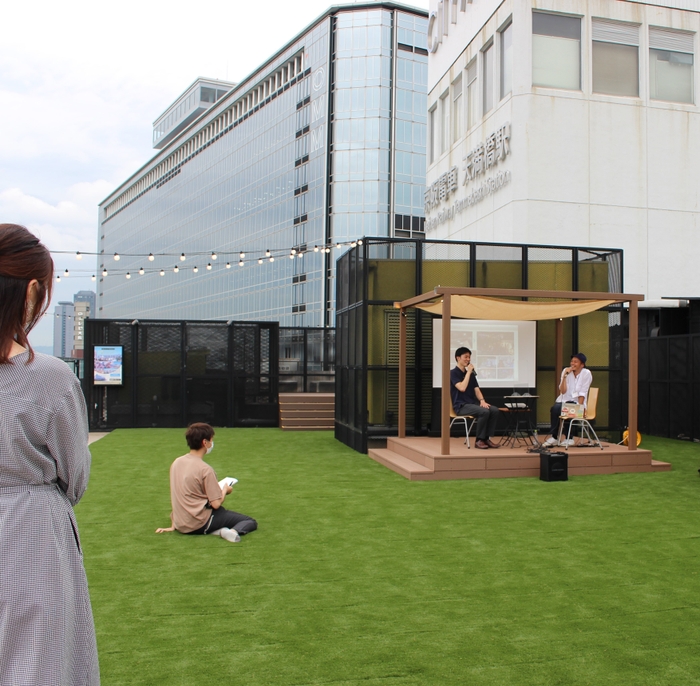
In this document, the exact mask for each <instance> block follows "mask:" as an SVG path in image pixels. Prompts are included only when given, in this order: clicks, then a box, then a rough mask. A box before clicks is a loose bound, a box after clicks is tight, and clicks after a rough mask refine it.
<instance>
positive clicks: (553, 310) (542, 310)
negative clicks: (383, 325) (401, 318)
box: [416, 295, 616, 322]
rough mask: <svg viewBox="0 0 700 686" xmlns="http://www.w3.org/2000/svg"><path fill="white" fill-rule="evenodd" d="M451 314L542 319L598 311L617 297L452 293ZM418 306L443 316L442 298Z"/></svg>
mask: <svg viewBox="0 0 700 686" xmlns="http://www.w3.org/2000/svg"><path fill="white" fill-rule="evenodd" d="M451 300H452V302H451V315H452V316H453V317H459V318H460V319H496V320H500V321H531V322H532V321H540V320H546V319H566V318H567V317H578V316H580V315H583V314H588V313H589V312H595V310H599V309H600V308H601V307H607V306H608V305H612V304H613V303H614V302H616V301H615V300H577V301H566V302H561V301H558V302H527V301H523V300H502V299H500V298H483V297H479V296H475V295H453V296H452V298H451ZM416 307H417V308H419V309H421V310H424V311H425V312H430V313H431V314H436V315H438V316H442V300H440V301H438V302H432V303H431V302H428V303H421V304H419V305H416Z"/></svg>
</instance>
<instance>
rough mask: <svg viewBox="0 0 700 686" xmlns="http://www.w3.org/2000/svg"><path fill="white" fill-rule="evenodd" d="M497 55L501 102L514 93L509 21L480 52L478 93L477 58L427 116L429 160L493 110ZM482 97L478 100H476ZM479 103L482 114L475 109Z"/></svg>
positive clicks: (442, 151)
mask: <svg viewBox="0 0 700 686" xmlns="http://www.w3.org/2000/svg"><path fill="white" fill-rule="evenodd" d="M496 50H498V51H499V56H500V59H499V74H498V76H499V78H498V82H497V83H498V93H499V96H500V99H501V100H502V99H503V98H505V97H506V96H507V95H509V94H510V92H511V90H512V89H513V24H512V22H511V21H510V20H508V21H507V22H506V23H505V24H504V26H503V27H502V28H501V29H499V30H498V31H497V33H496V36H494V37H493V38H491V39H490V40H489V41H487V43H486V45H485V46H484V47H483V48H482V49H481V93H479V92H478V91H477V88H478V75H477V65H478V62H477V58H476V57H475V58H474V59H472V60H471V61H470V62H469V64H468V65H467V68H466V69H465V70H464V73H462V74H459V75H458V76H457V78H456V79H455V80H454V81H453V82H452V86H451V88H448V89H447V90H446V91H445V92H444V93H443V94H442V95H441V96H440V102H439V104H438V103H436V104H435V105H433V106H432V108H431V109H430V110H429V112H428V126H429V129H430V133H429V136H430V140H429V142H428V158H429V162H430V163H432V162H433V161H434V160H435V158H436V157H437V156H438V155H440V154H442V153H444V152H446V151H447V150H448V149H449V147H450V145H451V144H452V142H454V141H457V140H459V139H460V138H461V137H462V136H463V135H464V133H465V132H466V131H468V130H469V129H470V128H471V127H472V126H474V125H475V124H476V122H477V120H478V119H479V118H480V116H481V115H485V114H487V113H488V112H490V111H491V110H492V109H493V106H494V104H495V103H494V94H495V92H496V91H495V85H496V82H495V61H496V59H495V54H496ZM479 96H481V98H479ZM479 99H480V100H481V111H479V109H478V103H479ZM438 118H439V119H438Z"/></svg>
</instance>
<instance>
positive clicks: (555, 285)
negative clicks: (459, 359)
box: [336, 238, 626, 452]
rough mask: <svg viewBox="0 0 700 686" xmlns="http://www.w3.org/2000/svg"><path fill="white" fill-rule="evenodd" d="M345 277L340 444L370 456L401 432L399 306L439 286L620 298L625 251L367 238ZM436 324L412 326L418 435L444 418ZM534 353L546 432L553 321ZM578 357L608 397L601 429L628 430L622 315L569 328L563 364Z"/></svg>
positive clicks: (412, 393)
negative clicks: (435, 370)
mask: <svg viewBox="0 0 700 686" xmlns="http://www.w3.org/2000/svg"><path fill="white" fill-rule="evenodd" d="M337 274H338V284H337V289H338V299H337V312H336V331H337V346H338V357H337V375H336V384H337V385H336V438H338V439H339V440H341V441H343V442H344V443H346V444H347V445H350V446H351V447H353V448H355V449H356V450H359V451H361V452H366V450H367V441H368V439H371V437H372V436H378V437H383V436H388V435H395V433H396V424H397V417H396V408H397V406H398V401H397V396H398V352H399V351H398V316H397V313H396V310H395V309H394V308H393V303H394V302H395V301H401V300H405V299H408V298H411V297H413V296H416V295H419V294H421V293H425V292H428V291H430V290H432V289H433V288H435V287H436V286H443V287H489V288H513V289H529V290H552V291H557V290H559V291H570V290H589V291H599V292H606V291H609V292H621V290H622V252H621V251H620V250H608V249H603V248H601V249H598V248H576V247H567V246H563V247H560V246H527V245H507V244H492V243H488V244H487V243H475V242H465V243H459V242H455V241H421V240H416V241H413V240H400V239H378V238H369V239H366V240H365V241H364V244H363V245H361V246H358V247H356V248H353V249H352V250H350V251H348V252H347V253H345V254H344V255H343V256H342V257H341V258H340V260H339V261H338V271H337ZM432 323H433V317H432V316H431V315H428V314H426V313H417V314H411V315H410V316H409V317H408V318H407V330H408V344H407V346H408V347H407V351H406V352H407V385H408V387H409V389H410V390H409V392H407V396H406V400H407V430H408V431H409V432H411V433H414V434H422V433H426V432H430V431H434V428H433V425H434V424H435V423H436V420H435V418H436V417H439V407H438V404H439V399H440V398H439V393H436V392H435V389H434V388H433V386H432V367H433V363H432ZM536 350H537V353H536V355H537V389H532V390H537V391H538V392H540V396H541V397H540V401H539V403H538V406H537V417H538V423H540V424H542V425H544V424H548V423H549V407H550V405H551V404H552V402H553V400H554V385H555V384H554V378H555V369H554V366H555V350H554V322H548V321H544V322H538V326H537V349H536ZM580 350H582V351H584V352H586V354H587V355H589V356H590V358H591V360H592V364H593V365H594V366H593V374H594V385H596V386H598V387H599V388H600V396H599V410H598V420H597V427H598V428H599V429H608V428H613V429H619V428H621V426H620V424H621V421H622V420H621V417H624V416H626V396H625V395H624V393H623V392H622V391H621V390H620V389H621V386H622V365H623V363H624V360H623V353H622V327H621V326H620V316H619V309H618V311H617V312H606V311H603V312H597V313H593V314H592V315H587V316H586V317H580V318H578V319H576V318H575V319H573V320H567V321H566V322H565V326H564V355H565V356H566V355H569V354H572V353H574V352H578V351H580ZM588 351H590V353H589V352H588ZM556 375H557V376H558V371H557V372H556ZM497 390H498V389H496V391H497ZM506 390H507V389H506ZM510 390H512V389H510ZM494 392H495V391H493V389H489V393H490V394H491V395H490V397H489V398H487V399H489V400H490V401H493V402H497V403H498V402H500V401H499V397H498V394H497V393H496V395H493V393H494ZM501 395H502V394H501ZM500 400H502V397H501V398H500Z"/></svg>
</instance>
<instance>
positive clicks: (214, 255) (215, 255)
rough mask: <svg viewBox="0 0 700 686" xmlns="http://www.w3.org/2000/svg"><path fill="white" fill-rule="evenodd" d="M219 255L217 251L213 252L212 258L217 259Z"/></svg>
mask: <svg viewBox="0 0 700 686" xmlns="http://www.w3.org/2000/svg"><path fill="white" fill-rule="evenodd" d="M217 257H218V255H217V254H216V253H215V252H213V253H212V254H211V259H212V260H215V259H216V258H217Z"/></svg>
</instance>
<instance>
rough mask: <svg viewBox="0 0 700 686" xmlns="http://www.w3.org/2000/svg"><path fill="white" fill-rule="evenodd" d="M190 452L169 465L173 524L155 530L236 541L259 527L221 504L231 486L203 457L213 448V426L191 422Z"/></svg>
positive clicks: (186, 434)
mask: <svg viewBox="0 0 700 686" xmlns="http://www.w3.org/2000/svg"><path fill="white" fill-rule="evenodd" d="M185 439H186V440H187V445H188V446H189V447H190V452H189V453H188V454H187V455H183V456H182V457H178V458H177V460H175V462H173V464H172V465H171V467H170V501H171V503H172V507H173V511H172V512H171V513H170V521H171V522H172V526H169V527H168V528H167V529H162V528H161V529H156V533H157V534H162V533H164V532H166V531H175V530H177V531H179V532H180V533H182V534H213V535H214V536H221V538H224V539H226V540H227V541H230V542H231V543H238V541H240V540H241V536H245V535H246V534H247V533H250V532H251V531H255V530H256V529H257V528H258V523H257V522H256V521H255V520H254V519H251V518H250V517H248V516H247V515H244V514H240V513H239V512H232V511H231V510H227V509H226V508H224V507H222V504H223V502H224V498H226V496H227V495H228V494H229V493H230V492H231V491H232V490H233V489H232V488H231V486H229V485H228V484H225V483H222V484H221V485H220V484H219V482H218V481H217V479H216V473H215V472H214V470H213V469H212V468H211V467H210V466H209V465H208V464H207V463H206V462H205V461H204V456H205V455H208V454H209V453H210V452H211V451H212V450H213V448H214V429H213V428H212V427H211V426H209V424H205V423H203V422H197V423H195V424H190V426H189V428H188V429H187V433H185Z"/></svg>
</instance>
